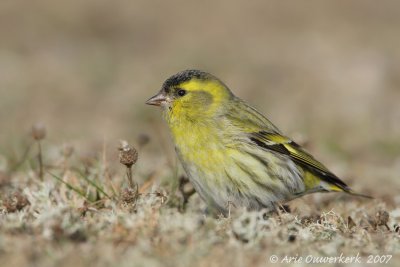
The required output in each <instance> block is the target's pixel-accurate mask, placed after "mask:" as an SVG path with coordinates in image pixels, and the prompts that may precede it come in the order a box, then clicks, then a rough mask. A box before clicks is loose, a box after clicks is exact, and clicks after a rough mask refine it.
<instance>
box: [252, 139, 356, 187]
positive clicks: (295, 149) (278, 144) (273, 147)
mask: <svg viewBox="0 0 400 267" xmlns="http://www.w3.org/2000/svg"><path fill="white" fill-rule="evenodd" d="M248 136H249V139H250V140H251V141H252V142H253V143H254V144H255V145H257V146H258V147H260V148H262V149H266V150H269V151H274V152H275V153H279V154H281V155H285V156H287V157H289V158H290V159H291V160H293V161H294V162H295V163H296V164H298V165H299V166H300V167H301V168H303V170H304V171H306V172H309V173H311V174H312V175H314V176H316V177H317V178H319V179H321V180H322V181H324V182H327V183H328V184H329V185H330V188H329V189H330V190H332V191H346V192H350V191H351V190H350V188H349V187H348V186H347V185H346V184H345V183H344V182H343V181H342V180H340V179H339V178H338V177H337V176H336V175H335V174H333V173H332V172H330V171H329V170H328V169H327V168H326V167H325V166H324V165H323V164H322V163H320V162H319V161H317V160H316V159H315V158H314V157H313V156H311V155H310V154H309V153H307V152H306V151H305V150H304V149H303V148H302V147H301V146H300V145H298V144H297V143H295V142H293V141H292V140H290V139H289V138H287V137H285V136H283V135H281V134H278V133H271V132H266V131H258V132H252V133H249V134H248ZM305 182H306V181H305ZM327 189H328V188H327Z"/></svg>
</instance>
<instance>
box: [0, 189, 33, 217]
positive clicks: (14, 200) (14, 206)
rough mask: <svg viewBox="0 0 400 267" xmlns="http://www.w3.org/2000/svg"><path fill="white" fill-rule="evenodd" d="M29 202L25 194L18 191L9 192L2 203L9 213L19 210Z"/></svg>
mask: <svg viewBox="0 0 400 267" xmlns="http://www.w3.org/2000/svg"><path fill="white" fill-rule="evenodd" d="M29 204H30V203H29V200H28V199H27V198H26V196H25V195H23V194H22V193H21V192H19V191H17V192H14V193H13V194H10V195H9V196H8V197H7V198H5V199H4V200H3V205H4V207H5V208H6V210H7V212H9V213H12V212H16V211H18V210H21V209H23V208H24V207H26V206H27V205H29Z"/></svg>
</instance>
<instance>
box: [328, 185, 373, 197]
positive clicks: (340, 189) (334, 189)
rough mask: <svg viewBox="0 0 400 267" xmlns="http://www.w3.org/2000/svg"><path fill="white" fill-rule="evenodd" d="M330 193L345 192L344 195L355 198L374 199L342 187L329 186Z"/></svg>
mask: <svg viewBox="0 0 400 267" xmlns="http://www.w3.org/2000/svg"><path fill="white" fill-rule="evenodd" d="M330 191H336V192H345V193H347V194H349V195H352V196H356V197H363V198H369V199H373V198H374V197H371V196H368V195H364V194H360V193H357V192H355V191H354V190H353V189H351V188H350V187H348V186H342V185H330Z"/></svg>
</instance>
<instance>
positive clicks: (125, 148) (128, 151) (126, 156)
mask: <svg viewBox="0 0 400 267" xmlns="http://www.w3.org/2000/svg"><path fill="white" fill-rule="evenodd" d="M120 142H121V145H120V147H119V148H118V150H119V162H121V163H122V164H124V165H125V166H126V167H128V168H130V167H132V165H133V164H135V163H136V161H137V159H138V152H137V151H136V149H135V148H134V147H130V146H129V144H128V142H127V141H125V140H121V141H120Z"/></svg>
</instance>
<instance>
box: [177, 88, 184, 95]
mask: <svg viewBox="0 0 400 267" xmlns="http://www.w3.org/2000/svg"><path fill="white" fill-rule="evenodd" d="M178 95H179V96H184V95H186V91H185V90H183V89H179V90H178Z"/></svg>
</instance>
